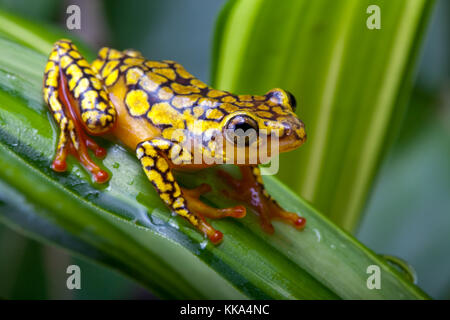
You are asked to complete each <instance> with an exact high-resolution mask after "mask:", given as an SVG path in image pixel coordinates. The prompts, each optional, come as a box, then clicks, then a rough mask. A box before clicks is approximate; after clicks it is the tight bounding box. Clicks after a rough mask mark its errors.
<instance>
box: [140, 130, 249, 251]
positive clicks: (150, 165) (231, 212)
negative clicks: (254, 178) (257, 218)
mask: <svg viewBox="0 0 450 320" xmlns="http://www.w3.org/2000/svg"><path fill="white" fill-rule="evenodd" d="M136 156H137V157H138V159H139V160H140V162H141V165H142V167H143V169H144V171H145V174H146V175H147V177H148V179H149V180H150V181H151V182H152V184H153V186H154V187H155V189H156V190H157V192H158V193H159V196H160V197H161V199H162V200H163V201H164V202H165V203H166V205H167V206H168V207H169V208H170V209H171V210H172V211H173V212H175V213H177V214H179V215H180V216H182V217H184V218H186V219H187V220H188V221H189V222H190V223H191V224H192V225H194V226H195V227H196V228H197V229H198V230H200V231H201V232H202V233H203V234H205V235H206V236H207V237H208V238H209V239H210V240H211V241H212V242H213V243H218V242H220V241H221V240H222V237H223V234H222V233H221V232H220V231H218V230H215V229H214V228H213V227H212V226H211V225H210V224H209V223H208V222H206V220H205V219H204V216H206V217H209V218H224V217H235V218H242V217H243V216H245V213H246V210H245V208H244V207H242V206H236V207H233V208H226V209H216V208H212V207H210V206H208V205H206V204H204V203H203V202H201V200H200V199H199V197H200V196H201V195H202V194H204V193H206V192H208V191H210V187H209V186H208V185H205V184H204V185H201V186H200V187H198V188H196V189H191V190H188V189H184V188H181V187H180V186H179V184H178V182H176V181H175V178H174V176H173V172H172V169H171V167H170V162H169V159H172V160H173V159H174V158H180V159H185V158H186V156H187V157H188V156H189V155H188V153H187V151H186V150H184V149H183V148H182V147H180V146H179V145H178V144H175V143H174V142H172V141H170V140H167V139H164V138H155V139H152V140H149V141H145V142H142V143H140V144H138V146H137V148H136Z"/></svg>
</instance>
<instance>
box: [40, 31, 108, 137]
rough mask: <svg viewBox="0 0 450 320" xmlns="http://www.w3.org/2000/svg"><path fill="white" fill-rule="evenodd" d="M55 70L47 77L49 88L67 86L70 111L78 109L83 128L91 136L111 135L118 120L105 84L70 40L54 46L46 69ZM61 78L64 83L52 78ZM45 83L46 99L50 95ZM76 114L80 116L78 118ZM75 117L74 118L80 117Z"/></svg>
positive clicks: (61, 41)
mask: <svg viewBox="0 0 450 320" xmlns="http://www.w3.org/2000/svg"><path fill="white" fill-rule="evenodd" d="M53 66H55V70H53V71H51V74H48V80H47V82H49V83H48V84H50V85H51V84H52V81H53V82H55V84H57V85H59V86H61V85H64V86H65V87H66V88H67V89H68V91H69V92H70V97H69V98H70V99H69V100H71V102H72V103H71V107H73V108H77V109H78V110H77V111H78V114H79V116H80V117H81V119H78V120H80V121H81V122H82V123H83V124H84V128H85V129H86V130H87V131H88V132H89V133H91V134H102V133H105V132H107V131H109V130H110V129H111V128H112V127H113V125H114V123H115V120H116V116H117V115H116V110H115V107H114V105H113V104H112V103H111V101H110V99H109V97H108V94H107V92H106V90H105V89H104V86H103V83H102V81H101V80H100V79H99V77H98V75H97V73H96V72H95V70H93V69H92V68H91V66H90V65H89V63H88V62H87V61H86V59H84V58H83V56H82V55H81V53H80V52H79V51H78V49H77V48H76V46H75V45H74V44H73V43H72V42H70V41H69V40H60V41H58V42H56V43H55V45H54V47H53V50H52V52H51V54H50V57H49V61H48V64H47V68H46V75H47V69H52V67H53ZM58 76H62V79H59V82H58V81H57V80H58V78H56V81H55V80H53V77H58ZM46 85H47V83H44V97H45V96H46V94H47V91H46V88H47V87H46ZM78 114H77V115H78ZM77 115H74V116H77Z"/></svg>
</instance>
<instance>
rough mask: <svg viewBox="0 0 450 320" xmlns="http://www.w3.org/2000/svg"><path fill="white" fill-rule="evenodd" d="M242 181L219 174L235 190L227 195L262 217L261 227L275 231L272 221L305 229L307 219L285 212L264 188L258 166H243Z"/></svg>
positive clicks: (229, 191)
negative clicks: (279, 221)
mask: <svg viewBox="0 0 450 320" xmlns="http://www.w3.org/2000/svg"><path fill="white" fill-rule="evenodd" d="M239 169H240V170H241V175H242V178H241V179H235V178H234V177H233V176H231V175H230V174H229V173H227V172H226V171H223V170H219V171H218V174H219V175H220V176H221V177H222V178H223V179H224V180H225V182H227V183H228V184H229V185H230V186H231V187H232V188H233V189H232V190H226V191H225V193H226V195H228V196H229V197H230V198H233V199H235V200H238V201H242V202H244V203H247V204H249V205H250V206H251V207H252V208H253V209H255V210H256V212H257V213H258V215H259V217H260V222H261V227H262V228H263V230H265V231H266V232H269V233H273V232H274V229H273V226H272V223H271V220H273V219H276V220H281V221H284V222H286V223H288V224H290V225H292V226H294V227H296V228H297V229H303V228H304V226H305V223H306V219H305V218H303V217H300V216H298V215H297V214H295V213H292V212H287V211H285V210H283V209H282V208H281V207H280V205H279V204H278V203H277V202H276V201H275V200H274V199H273V198H272V197H271V196H270V195H269V194H268V193H267V191H266V190H265V188H264V185H263V180H262V177H261V172H260V170H259V168H258V167H257V166H242V167H239Z"/></svg>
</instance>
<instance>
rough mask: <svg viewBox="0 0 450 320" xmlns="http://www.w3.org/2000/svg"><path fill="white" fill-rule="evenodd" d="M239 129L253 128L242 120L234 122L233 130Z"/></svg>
mask: <svg viewBox="0 0 450 320" xmlns="http://www.w3.org/2000/svg"><path fill="white" fill-rule="evenodd" d="M239 129H240V130H242V131H244V132H246V131H247V130H250V129H254V128H253V127H252V126H251V125H250V124H248V123H246V122H242V123H238V124H236V125H235V127H234V131H237V130H239Z"/></svg>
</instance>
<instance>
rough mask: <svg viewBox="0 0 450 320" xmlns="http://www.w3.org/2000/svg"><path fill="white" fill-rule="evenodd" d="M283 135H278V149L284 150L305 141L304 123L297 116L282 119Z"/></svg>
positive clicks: (293, 147)
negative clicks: (285, 119)
mask: <svg viewBox="0 0 450 320" xmlns="http://www.w3.org/2000/svg"><path fill="white" fill-rule="evenodd" d="M282 124H283V128H284V130H283V135H282V136H281V137H280V151H281V152H286V151H289V150H292V149H295V148H297V147H299V146H301V145H302V144H303V143H305V141H306V130H305V125H304V123H303V122H302V121H301V120H300V119H298V118H297V117H295V118H292V119H289V120H287V121H283V122H282Z"/></svg>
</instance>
